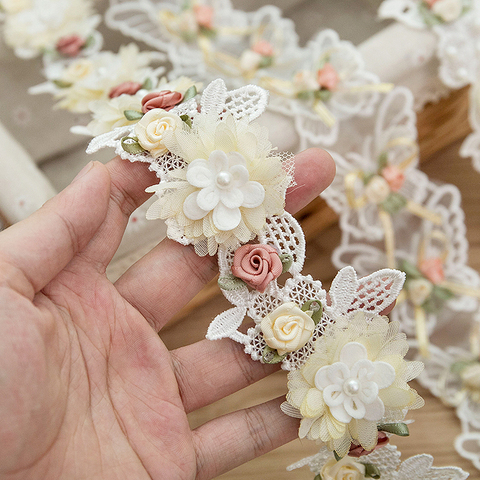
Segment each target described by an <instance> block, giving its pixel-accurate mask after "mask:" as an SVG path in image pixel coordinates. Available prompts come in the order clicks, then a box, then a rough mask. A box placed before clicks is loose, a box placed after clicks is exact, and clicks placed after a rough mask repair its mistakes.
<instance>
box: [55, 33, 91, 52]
mask: <svg viewBox="0 0 480 480" xmlns="http://www.w3.org/2000/svg"><path fill="white" fill-rule="evenodd" d="M84 46H85V40H84V39H83V38H81V37H79V36H78V35H68V36H67V37H62V38H60V39H59V40H58V42H57V45H56V48H57V51H58V52H59V53H61V54H62V55H65V56H66V57H76V56H77V55H78V54H79V53H80V50H82V48H83V47H84Z"/></svg>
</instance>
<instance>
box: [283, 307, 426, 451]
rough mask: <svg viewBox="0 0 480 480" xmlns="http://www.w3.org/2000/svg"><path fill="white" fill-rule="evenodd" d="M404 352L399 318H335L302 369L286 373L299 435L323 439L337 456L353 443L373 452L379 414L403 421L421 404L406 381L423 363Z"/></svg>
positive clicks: (357, 316) (404, 339)
mask: <svg viewBox="0 0 480 480" xmlns="http://www.w3.org/2000/svg"><path fill="white" fill-rule="evenodd" d="M407 351H408V343H407V340H406V336H405V334H403V333H399V324H398V322H392V323H389V322H388V318H386V317H380V316H377V317H374V318H373V319H372V320H367V319H366V318H365V314H364V313H363V312H359V313H357V314H356V316H355V317H354V318H353V319H352V320H350V321H347V320H345V319H343V318H339V319H337V321H336V323H335V324H333V325H331V326H330V327H328V329H327V330H326V331H325V333H324V335H323V336H322V337H320V338H319V339H318V340H317V341H316V342H315V351H314V353H313V354H311V355H310V357H309V358H308V360H307V362H306V363H305V364H304V365H303V367H301V368H300V369H299V370H295V371H292V372H290V373H289V375H288V379H289V381H288V394H287V402H288V403H289V404H290V405H291V406H292V407H294V408H295V409H297V410H298V411H299V413H300V415H301V417H302V420H301V423H300V430H299V437H300V438H304V437H307V438H308V439H311V440H319V441H322V442H325V443H326V444H327V446H328V447H329V449H330V450H335V451H336V452H337V454H338V455H340V456H341V457H342V456H344V455H346V454H347V453H348V452H349V450H350V448H351V445H352V443H354V444H355V445H360V446H361V447H362V448H364V449H365V450H373V449H374V448H375V446H376V445H377V442H378V431H377V423H378V422H379V421H380V420H382V418H383V417H388V418H389V419H392V418H396V419H398V420H397V421H401V420H403V418H404V413H405V411H406V410H408V409H416V408H420V407H421V406H422V405H423V399H422V398H421V397H420V396H419V395H418V394H417V392H416V391H415V390H413V389H412V388H410V386H409V385H408V383H407V382H409V381H410V380H412V379H413V378H415V377H416V376H417V375H418V374H419V373H420V372H421V370H422V368H423V364H422V363H421V362H407V361H405V360H404V358H403V357H404V356H405V354H406V353H407Z"/></svg>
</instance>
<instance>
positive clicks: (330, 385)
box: [315, 342, 395, 423]
mask: <svg viewBox="0 0 480 480" xmlns="http://www.w3.org/2000/svg"><path fill="white" fill-rule="evenodd" d="M394 380H395V369H394V368H393V367H392V366H391V365H390V364H388V363H386V362H372V361H370V360H368V354H367V349H366V348H365V347H364V346H363V345H362V344H361V343H358V342H350V343H347V344H346V345H345V346H344V347H343V348H342V350H341V352H340V361H339V362H336V363H334V364H333V365H327V366H325V367H322V368H320V370H318V372H317V374H316V375H315V386H316V387H317V388H318V389H319V390H321V391H322V392H323V399H324V401H325V403H326V404H327V405H328V406H329V407H330V412H331V413H332V415H333V416H334V417H335V418H336V419H337V420H338V421H339V422H342V423H350V420H351V419H352V418H356V419H357V420H360V419H362V418H365V420H371V421H378V420H380V419H381V418H382V417H383V414H384V413H385V407H384V405H383V402H382V401H381V400H380V398H379V397H378V392H379V390H381V389H382V388H387V387H389V386H390V385H391V384H392V383H393V382H394Z"/></svg>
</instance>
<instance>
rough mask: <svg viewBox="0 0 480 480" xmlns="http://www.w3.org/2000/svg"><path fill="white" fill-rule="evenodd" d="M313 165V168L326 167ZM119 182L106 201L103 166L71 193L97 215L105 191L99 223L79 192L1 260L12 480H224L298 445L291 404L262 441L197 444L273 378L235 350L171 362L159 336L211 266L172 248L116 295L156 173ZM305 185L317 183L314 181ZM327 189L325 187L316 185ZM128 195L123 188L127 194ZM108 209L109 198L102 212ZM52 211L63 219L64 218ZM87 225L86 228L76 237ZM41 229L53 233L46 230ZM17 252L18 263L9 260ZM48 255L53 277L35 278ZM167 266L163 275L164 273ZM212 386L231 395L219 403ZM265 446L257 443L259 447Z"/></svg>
mask: <svg viewBox="0 0 480 480" xmlns="http://www.w3.org/2000/svg"><path fill="white" fill-rule="evenodd" d="M306 160H307V161H308V163H309V164H310V165H312V162H313V158H310V159H306ZM326 161H327V160H326V158H324V160H323V162H322V163H325V162H326ZM304 163H307V162H305V161H304ZM318 166H319V165H318ZM318 166H317V169H318ZM314 167H315V166H314ZM322 167H324V165H322ZM330 167H331V166H329V165H327V168H326V170H327V171H326V172H325V173H323V178H321V179H320V183H321V186H323V187H324V186H326V184H328V181H329V179H330V177H331V168H330ZM324 168H325V167H324ZM328 168H330V171H328ZM99 169H100V170H102V172H100V173H99V172H98V170H99ZM109 169H110V176H111V185H112V191H111V192H110V200H108V188H106V187H105V183H106V182H107V181H108V182H110V178H108V175H107V174H106V171H105V169H104V167H101V166H98V165H97V166H96V170H97V172H96V177H95V178H90V177H93V174H90V172H89V174H88V176H89V180H90V184H89V186H78V184H77V185H76V186H75V184H74V185H73V186H72V187H70V190H72V189H77V190H78V192H76V194H75V195H74V194H73V193H71V192H70V196H71V197H72V198H75V197H78V196H80V195H83V196H84V197H85V202H88V198H89V197H91V196H92V192H91V190H92V189H94V190H95V189H96V190H95V192H96V199H95V200H96V201H95V203H93V202H92V201H91V200H90V203H91V204H92V205H90V209H88V207H89V206H88V205H83V204H82V203H81V202H80V203H79V205H73V207H72V204H71V203H70V202H69V201H68V197H67V195H69V193H68V189H67V191H65V192H63V193H62V195H63V197H62V195H61V196H60V197H61V200H60V201H59V200H58V199H55V200H54V201H53V205H52V204H51V205H50V209H49V208H48V207H47V209H46V213H44V214H43V217H44V218H43V220H45V218H47V219H49V217H48V215H50V216H51V217H52V218H51V219H49V221H50V222H51V223H50V224H49V223H48V222H47V226H44V223H45V222H44V223H43V224H42V225H41V226H38V227H36V224H35V220H31V219H30V220H27V222H28V221H30V224H29V225H27V226H28V227H29V228H31V229H33V228H38V232H36V233H38V234H39V235H40V237H39V238H36V239H35V241H36V242H37V243H36V244H34V243H35V242H32V239H28V238H27V239H25V238H23V240H22V241H19V240H18V239H19V237H18V234H19V232H20V233H23V232H25V231H26V228H25V226H24V227H23V232H22V226H21V225H17V226H16V227H12V228H11V229H9V230H7V232H5V233H6V234H4V237H2V238H3V243H1V240H2V238H0V246H2V247H3V248H2V251H6V252H7V255H6V256H5V258H4V256H2V258H1V259H0V261H1V263H0V265H1V266H2V267H4V268H3V269H2V271H4V272H6V274H5V281H4V282H3V283H4V286H5V288H3V289H2V290H1V291H2V292H3V293H2V296H1V297H0V298H1V300H0V301H2V305H5V309H4V310H3V312H4V314H3V315H2V317H1V325H2V328H3V331H4V332H5V334H4V335H3V336H2V338H0V352H2V354H1V355H0V358H3V361H2V360H0V362H1V364H0V371H1V372H3V373H2V375H3V377H2V379H1V382H0V425H3V427H0V444H1V445H2V449H0V478H32V479H34V478H35V479H36V478H46V479H48V478H68V479H77V478H88V479H95V478H99V479H110V478H111V479H117V478H118V479H120V478H135V479H142V478H153V479H156V478H162V479H175V480H184V479H185V480H186V479H193V478H211V477H213V476H215V475H218V474H220V473H222V472H223V471H225V470H227V469H229V468H233V467H234V466H236V465H237V464H239V463H242V462H243V461H246V460H248V459H249V458H253V457H254V456H256V455H258V454H261V453H262V452H264V451H268V450H269V449H271V448H274V447H275V446H277V445H280V444H281V443H283V442H284V441H288V439H289V437H290V438H293V436H294V434H295V427H296V425H295V421H293V420H292V419H289V418H287V417H282V416H281V415H280V414H279V413H278V401H273V402H269V403H268V404H265V405H262V406H259V407H255V409H257V410H256V411H255V417H256V418H257V419H258V418H260V419H262V418H263V417H264V418H263V420H264V421H263V422H260V423H261V424H263V427H262V428H263V430H262V431H261V432H260V434H259V432H258V431H257V432H252V427H251V423H252V422H249V421H248V417H249V415H250V413H249V411H242V412H238V413H235V414H232V415H231V416H227V417H225V418H223V419H222V418H220V419H216V420H214V421H212V422H209V423H207V424H205V425H204V426H202V427H200V428H198V429H196V430H194V431H193V432H192V431H191V430H190V428H189V425H188V421H187V413H188V412H189V411H192V410H194V409H196V408H199V407H201V406H203V405H206V404H208V403H211V402H213V401H215V400H217V399H218V398H221V397H222V396H224V395H227V394H229V393H232V392H233V391H235V390H238V389H239V388H242V387H243V386H246V385H247V384H248V383H251V382H253V381H255V380H257V379H259V378H261V377H263V376H265V375H267V374H268V373H271V372H272V371H273V368H272V367H271V366H262V365H260V364H255V363H253V362H251V361H248V359H246V357H243V356H241V355H238V352H239V349H238V348H237V347H235V346H233V344H230V343H229V342H227V341H226V342H206V341H205V342H200V343H201V344H194V345H192V346H189V347H184V348H183V349H179V350H177V351H174V352H172V353H170V352H169V351H168V350H167V348H166V347H165V345H164V344H163V343H162V342H161V340H160V338H159V336H158V335H157V333H156V331H158V330H160V328H161V327H162V326H163V325H164V324H165V323H166V322H167V321H168V320H169V318H170V317H171V315H172V314H173V313H174V311H175V309H177V308H180V307H181V306H182V305H183V304H184V303H186V302H187V301H188V300H189V298H191V296H193V295H194V294H195V293H196V291H198V290H199V289H200V288H201V285H202V284H203V283H204V282H205V281H206V280H208V278H209V277H211V276H213V268H212V265H213V261H212V260H211V259H200V258H198V257H196V256H195V255H194V254H193V252H191V251H189V250H188V249H185V247H180V246H178V245H177V244H174V243H173V242H170V241H164V242H162V244H160V245H159V246H158V247H157V248H156V249H154V250H153V251H152V252H151V253H150V254H149V255H148V256H147V257H146V258H144V259H142V260H141V261H139V262H138V263H137V264H136V265H135V266H134V267H132V268H131V269H130V271H129V272H127V273H126V274H125V275H124V276H123V277H122V278H121V279H120V280H119V281H118V282H117V284H116V285H112V283H110V282H109V281H108V280H107V278H106V277H105V274H104V270H105V266H106V265H107V264H108V262H109V261H110V259H111V257H112V256H113V254H114V252H115V250H116V248H117V246H118V242H119V240H120V238H121V235H122V233H123V229H124V227H125V223H126V219H127V218H128V214H129V213H131V211H132V210H133V208H135V207H136V206H137V205H138V204H139V203H141V202H142V201H144V200H145V194H144V193H143V190H144V188H145V187H146V186H147V185H149V184H153V183H154V182H155V180H154V179H153V178H152V177H151V176H150V174H148V173H147V172H145V170H144V168H143V166H139V165H134V166H132V165H127V164H126V163H122V162H120V161H118V160H117V161H114V162H112V164H110V165H109ZM94 170H95V169H94ZM300 173H301V172H300ZM305 174H306V177H309V178H311V172H310V171H306V172H305ZM102 175H103V177H102ZM127 177H129V180H128V181H127V180H126V178H127ZM315 180H317V182H318V175H317V178H316V179H315V175H314V178H313V180H312V179H310V180H309V184H310V185H313V182H314V181H315ZM122 181H123V183H124V185H119V184H121V183H122ZM297 182H298V178H297ZM78 183H81V182H78ZM83 183H85V182H83ZM310 185H308V186H307V187H309V188H310V191H309V188H306V189H304V190H305V193H304V195H300V194H299V193H298V192H299V191H298V190H297V192H296V193H295V195H294V196H293V197H294V199H293V203H292V206H293V207H292V208H293V209H296V208H298V207H299V206H300V205H302V204H303V203H306V201H308V197H309V196H311V195H312V193H315V194H318V191H315V190H314V188H313V187H311V186H310ZM317 188H318V187H317ZM82 189H83V193H82ZM102 189H103V190H102ZM102 191H105V192H106V193H104V194H102V193H101V192H102ZM99 195H100V196H102V195H103V196H104V197H105V201H104V202H103V206H102V202H101V201H100V200H99V199H98V196H99ZM302 197H303V198H302ZM62 198H63V201H62ZM94 198H95V196H94ZM295 198H296V199H295ZM55 202H56V204H55ZM67 207H69V208H70V214H71V218H72V220H70V219H68V218H67V221H65V218H64V219H63V220H60V221H59V217H62V215H64V216H65V217H66V216H67V215H69V209H68V208H67ZM53 208H55V209H57V210H60V214H58V212H56V213H55V215H52V214H51V213H50V212H49V210H52V209H53ZM62 209H63V211H62ZM75 209H76V210H78V211H76V212H74V211H72V210H75ZM74 213H76V215H74ZM37 217H38V214H37ZM32 218H35V217H32ZM73 219H74V220H73ZM82 219H83V220H82ZM74 221H75V222H77V224H76V225H74V224H73V223H70V222H74ZM37 223H38V224H39V225H40V224H41V222H39V221H38V219H37ZM47 227H48V231H46V230H47ZM55 229H58V232H57V231H55ZM44 231H46V233H45V238H44V239H43V240H44V243H42V237H41V233H42V232H44ZM62 233H63V236H64V238H63V247H62V242H61V241H59V245H58V246H55V245H54V246H52V244H51V238H49V237H52V236H53V237H55V235H54V234H57V235H58V236H60V235H61V234H62ZM9 235H10V236H9ZM106 240H108V241H106ZM29 242H30V243H29ZM15 248H16V249H17V250H16V251H15V250H13V254H12V255H11V257H8V252H9V249H15ZM42 248H44V249H43V250H42ZM28 249H30V254H31V258H30V259H29V258H28V257H29V250H28ZM72 249H73V250H72ZM44 253H45V257H46V260H45V263H44V264H43V265H39V266H36V265H33V261H35V262H38V258H39V256H40V255H41V254H44ZM22 255H23V256H22ZM72 255H73V259H72ZM179 257H183V262H182V263H180V262H179V260H181V258H179ZM187 257H188V258H187ZM48 259H50V263H48V261H47V260H48ZM70 259H71V260H70ZM68 260H70V261H68ZM15 262H18V264H16V265H15ZM12 265H15V267H13V268H12ZM158 265H161V266H162V267H163V268H161V269H158V270H157V271H155V266H158ZM170 266H175V267H176V270H172V268H170ZM64 267H65V268H64ZM192 272H193V273H195V275H194V276H193V277H192V275H191V274H192ZM53 273H54V274H53ZM52 278H53V279H52ZM186 278H189V281H188V282H187V283H185V279H186ZM149 280H151V282H150V281H149ZM139 281H144V283H142V284H139ZM179 285H182V289H181V291H180V293H179V288H178V286H179ZM152 326H153V327H154V328H152ZM192 358H195V362H191V361H190V360H191V359H192ZM217 359H222V365H218V362H216V360H217ZM217 367H220V368H217ZM225 369H227V370H228V374H226V373H225ZM221 371H223V376H224V378H222V373H221ZM227 375H228V376H227ZM213 379H215V381H216V382H214V383H215V384H216V385H218V386H217V387H216V388H214V389H212V388H211V385H212V381H213ZM271 416H275V418H276V417H277V416H280V418H281V419H282V420H280V421H279V420H278V419H276V423H277V428H280V429H283V430H284V429H285V428H287V427H288V429H289V432H290V435H285V430H284V431H283V435H282V436H281V439H280V440H278V439H277V440H272V435H271V434H269V432H268V431H267V425H268V424H269V421H270V417H271ZM232 428H233V429H236V433H237V436H236V438H237V441H238V438H239V437H238V435H240V438H241V436H242V435H243V436H244V437H246V440H245V441H244V442H242V441H241V440H240V446H239V447H238V448H237V449H236V451H233V452H232V451H229V449H230V450H231V448H230V447H231V446H229V445H228V441H225V442H222V441H220V442H217V440H216V439H217V437H218V438H219V439H220V440H221V439H223V438H228V437H230V436H231V435H227V433H228V432H231V429H232ZM255 428H257V429H258V428H259V427H255ZM260 430H261V429H260ZM252 434H254V435H255V437H256V438H254V439H253V440H252V439H250V442H249V441H248V436H249V435H250V436H251V435H252ZM262 435H263V437H262ZM234 437H235V435H234ZM279 437H280V436H277V437H276V438H279ZM275 442H277V443H275ZM5 445H7V447H6V448H5V447H4V446H5ZM242 449H243V450H242ZM227 452H228V453H229V455H227Z"/></svg>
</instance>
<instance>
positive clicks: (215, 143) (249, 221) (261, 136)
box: [137, 113, 290, 255]
mask: <svg viewBox="0 0 480 480" xmlns="http://www.w3.org/2000/svg"><path fill="white" fill-rule="evenodd" d="M152 119H153V117H152ZM154 122H156V123H155V125H154V126H153V127H151V128H150V127H149V126H148V125H146V126H145V131H144V132H143V133H142V134H141V135H139V137H138V138H139V142H140V144H142V142H145V138H146V137H147V136H148V135H149V134H152V133H153V134H154V135H157V136H158V139H159V140H160V139H161V145H163V146H164V147H165V149H167V150H168V151H169V152H170V153H171V154H173V155H176V156H178V157H180V158H182V159H183V160H184V161H185V163H186V165H187V168H181V169H177V170H175V171H172V172H170V173H169V175H170V176H171V177H172V178H173V179H174V181H173V182H171V183H167V184H165V185H164V184H159V185H156V186H153V187H151V188H150V189H149V190H148V191H150V192H154V193H156V194H157V195H158V197H159V199H158V200H157V201H156V202H155V203H154V204H153V205H152V206H151V207H150V209H149V211H148V212H147V218H151V219H155V218H162V219H166V220H167V222H168V221H170V222H172V221H173V222H175V223H176V225H178V226H179V227H180V228H182V230H183V231H184V235H185V237H187V238H188V239H191V240H192V241H193V243H194V245H198V244H204V245H206V249H204V252H205V253H207V251H208V254H210V255H214V254H215V253H216V251H217V248H218V245H220V244H222V245H224V246H225V247H227V248H235V247H236V246H238V245H239V244H242V243H246V242H248V241H249V240H251V239H252V238H254V237H255V236H256V235H257V234H258V233H259V232H260V231H261V230H262V229H263V227H264V226H265V223H266V219H267V216H269V215H280V214H281V213H283V208H284V202H285V191H286V189H287V186H288V184H289V182H290V179H289V177H288V176H287V174H286V172H285V171H284V170H283V168H282V162H281V158H280V157H278V156H275V155H272V145H271V144H270V142H269V141H268V138H267V132H266V129H265V128H263V127H261V126H260V125H258V124H256V123H255V122H249V121H248V120H247V119H242V120H236V119H235V118H234V117H233V116H232V115H228V114H227V115H226V116H225V117H224V118H219V117H218V116H217V115H216V114H214V115H209V114H202V113H200V114H199V115H197V116H196V117H195V119H194V123H193V126H192V128H189V127H188V126H183V128H178V126H177V124H176V123H175V120H174V118H168V119H167V118H166V117H165V116H164V115H163V114H162V119H155V120H154ZM145 123H147V122H145ZM137 130H138V129H137ZM137 133H138V131H137ZM148 141H150V140H148ZM159 148H160V147H159ZM158 151H159V152H160V150H158ZM197 251H198V250H197ZM205 253H204V254H205Z"/></svg>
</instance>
